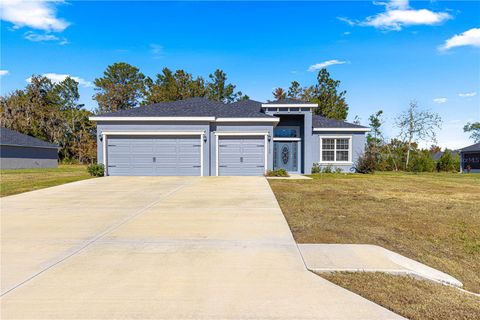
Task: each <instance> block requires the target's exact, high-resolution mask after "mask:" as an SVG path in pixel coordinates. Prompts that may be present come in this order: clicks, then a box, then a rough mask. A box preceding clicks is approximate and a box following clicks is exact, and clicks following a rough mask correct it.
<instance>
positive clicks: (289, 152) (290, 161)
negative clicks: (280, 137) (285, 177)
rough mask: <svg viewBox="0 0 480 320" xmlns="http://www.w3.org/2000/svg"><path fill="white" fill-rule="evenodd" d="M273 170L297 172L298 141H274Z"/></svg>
mask: <svg viewBox="0 0 480 320" xmlns="http://www.w3.org/2000/svg"><path fill="white" fill-rule="evenodd" d="M273 154H274V157H273V168H274V169H285V170H287V171H288V172H298V171H299V170H298V141H274V143H273Z"/></svg>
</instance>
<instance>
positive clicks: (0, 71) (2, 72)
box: [0, 70, 10, 76]
mask: <svg viewBox="0 0 480 320" xmlns="http://www.w3.org/2000/svg"><path fill="white" fill-rule="evenodd" d="M9 73H10V72H9V71H8V70H0V76H6V75H7V74H9Z"/></svg>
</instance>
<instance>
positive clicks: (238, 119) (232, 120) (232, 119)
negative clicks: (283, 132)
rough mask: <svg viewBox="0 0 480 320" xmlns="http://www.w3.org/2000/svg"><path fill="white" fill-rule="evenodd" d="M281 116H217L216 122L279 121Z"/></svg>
mask: <svg viewBox="0 0 480 320" xmlns="http://www.w3.org/2000/svg"><path fill="white" fill-rule="evenodd" d="M279 121H280V118H217V119H216V122H279Z"/></svg>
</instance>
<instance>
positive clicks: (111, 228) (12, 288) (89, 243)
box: [0, 182, 193, 297]
mask: <svg viewBox="0 0 480 320" xmlns="http://www.w3.org/2000/svg"><path fill="white" fill-rule="evenodd" d="M192 184H193V182H192V183H189V184H183V185H180V186H178V187H176V188H175V189H173V190H170V191H169V192H167V193H165V194H164V195H162V196H160V199H158V200H156V201H154V202H152V203H150V204H149V205H147V206H145V207H143V208H142V209H140V210H138V211H136V212H135V213H134V214H132V215H130V216H128V217H126V218H125V219H123V220H122V221H120V222H119V223H117V224H115V225H113V226H111V227H109V228H107V229H106V230H105V231H103V232H101V233H100V234H98V235H97V236H95V237H94V238H93V239H91V240H89V241H87V242H86V243H84V244H83V245H82V246H81V247H80V248H78V249H76V250H74V251H73V252H71V253H69V254H67V255H66V256H65V257H63V258H61V259H59V260H58V261H56V262H54V263H52V264H51V265H49V266H48V267H45V268H44V269H42V270H40V271H38V272H37V273H34V274H33V275H31V276H30V277H28V278H27V279H25V280H23V281H21V282H20V283H17V284H16V285H14V286H13V287H11V288H10V289H8V290H7V291H5V292H3V293H1V294H0V297H4V296H6V295H7V294H8V293H10V292H12V291H13V290H15V289H16V288H18V287H20V286H22V285H24V284H26V283H27V282H30V281H31V280H33V279H34V278H36V277H38V276H39V275H41V274H42V273H44V272H45V271H48V270H50V269H52V268H53V267H55V266H57V265H59V264H60V263H62V262H64V261H66V260H68V259H69V258H71V257H73V256H75V255H77V254H78V253H80V252H81V251H83V250H84V249H86V248H87V247H89V246H90V245H91V244H93V243H95V242H97V241H98V240H100V239H102V238H103V237H105V236H106V235H107V234H109V233H111V232H112V231H114V230H116V229H118V228H120V227H121V226H123V225H124V224H126V223H127V222H129V221H131V220H133V219H134V218H136V217H138V216H139V215H141V214H142V213H143V212H145V211H146V210H148V209H150V208H151V207H153V206H155V205H156V204H158V203H159V202H160V201H163V200H165V199H166V198H168V197H169V196H171V195H172V194H174V193H176V192H177V191H179V190H180V189H182V188H184V187H186V186H187V185H188V186H190V185H192Z"/></svg>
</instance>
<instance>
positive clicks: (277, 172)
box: [266, 169, 289, 177]
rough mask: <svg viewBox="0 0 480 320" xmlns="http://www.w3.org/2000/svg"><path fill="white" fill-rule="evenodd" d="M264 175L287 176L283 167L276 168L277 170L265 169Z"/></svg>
mask: <svg viewBox="0 0 480 320" xmlns="http://www.w3.org/2000/svg"><path fill="white" fill-rule="evenodd" d="M266 176H267V177H289V174H288V172H287V170H285V169H277V170H269V171H267V174H266Z"/></svg>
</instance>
